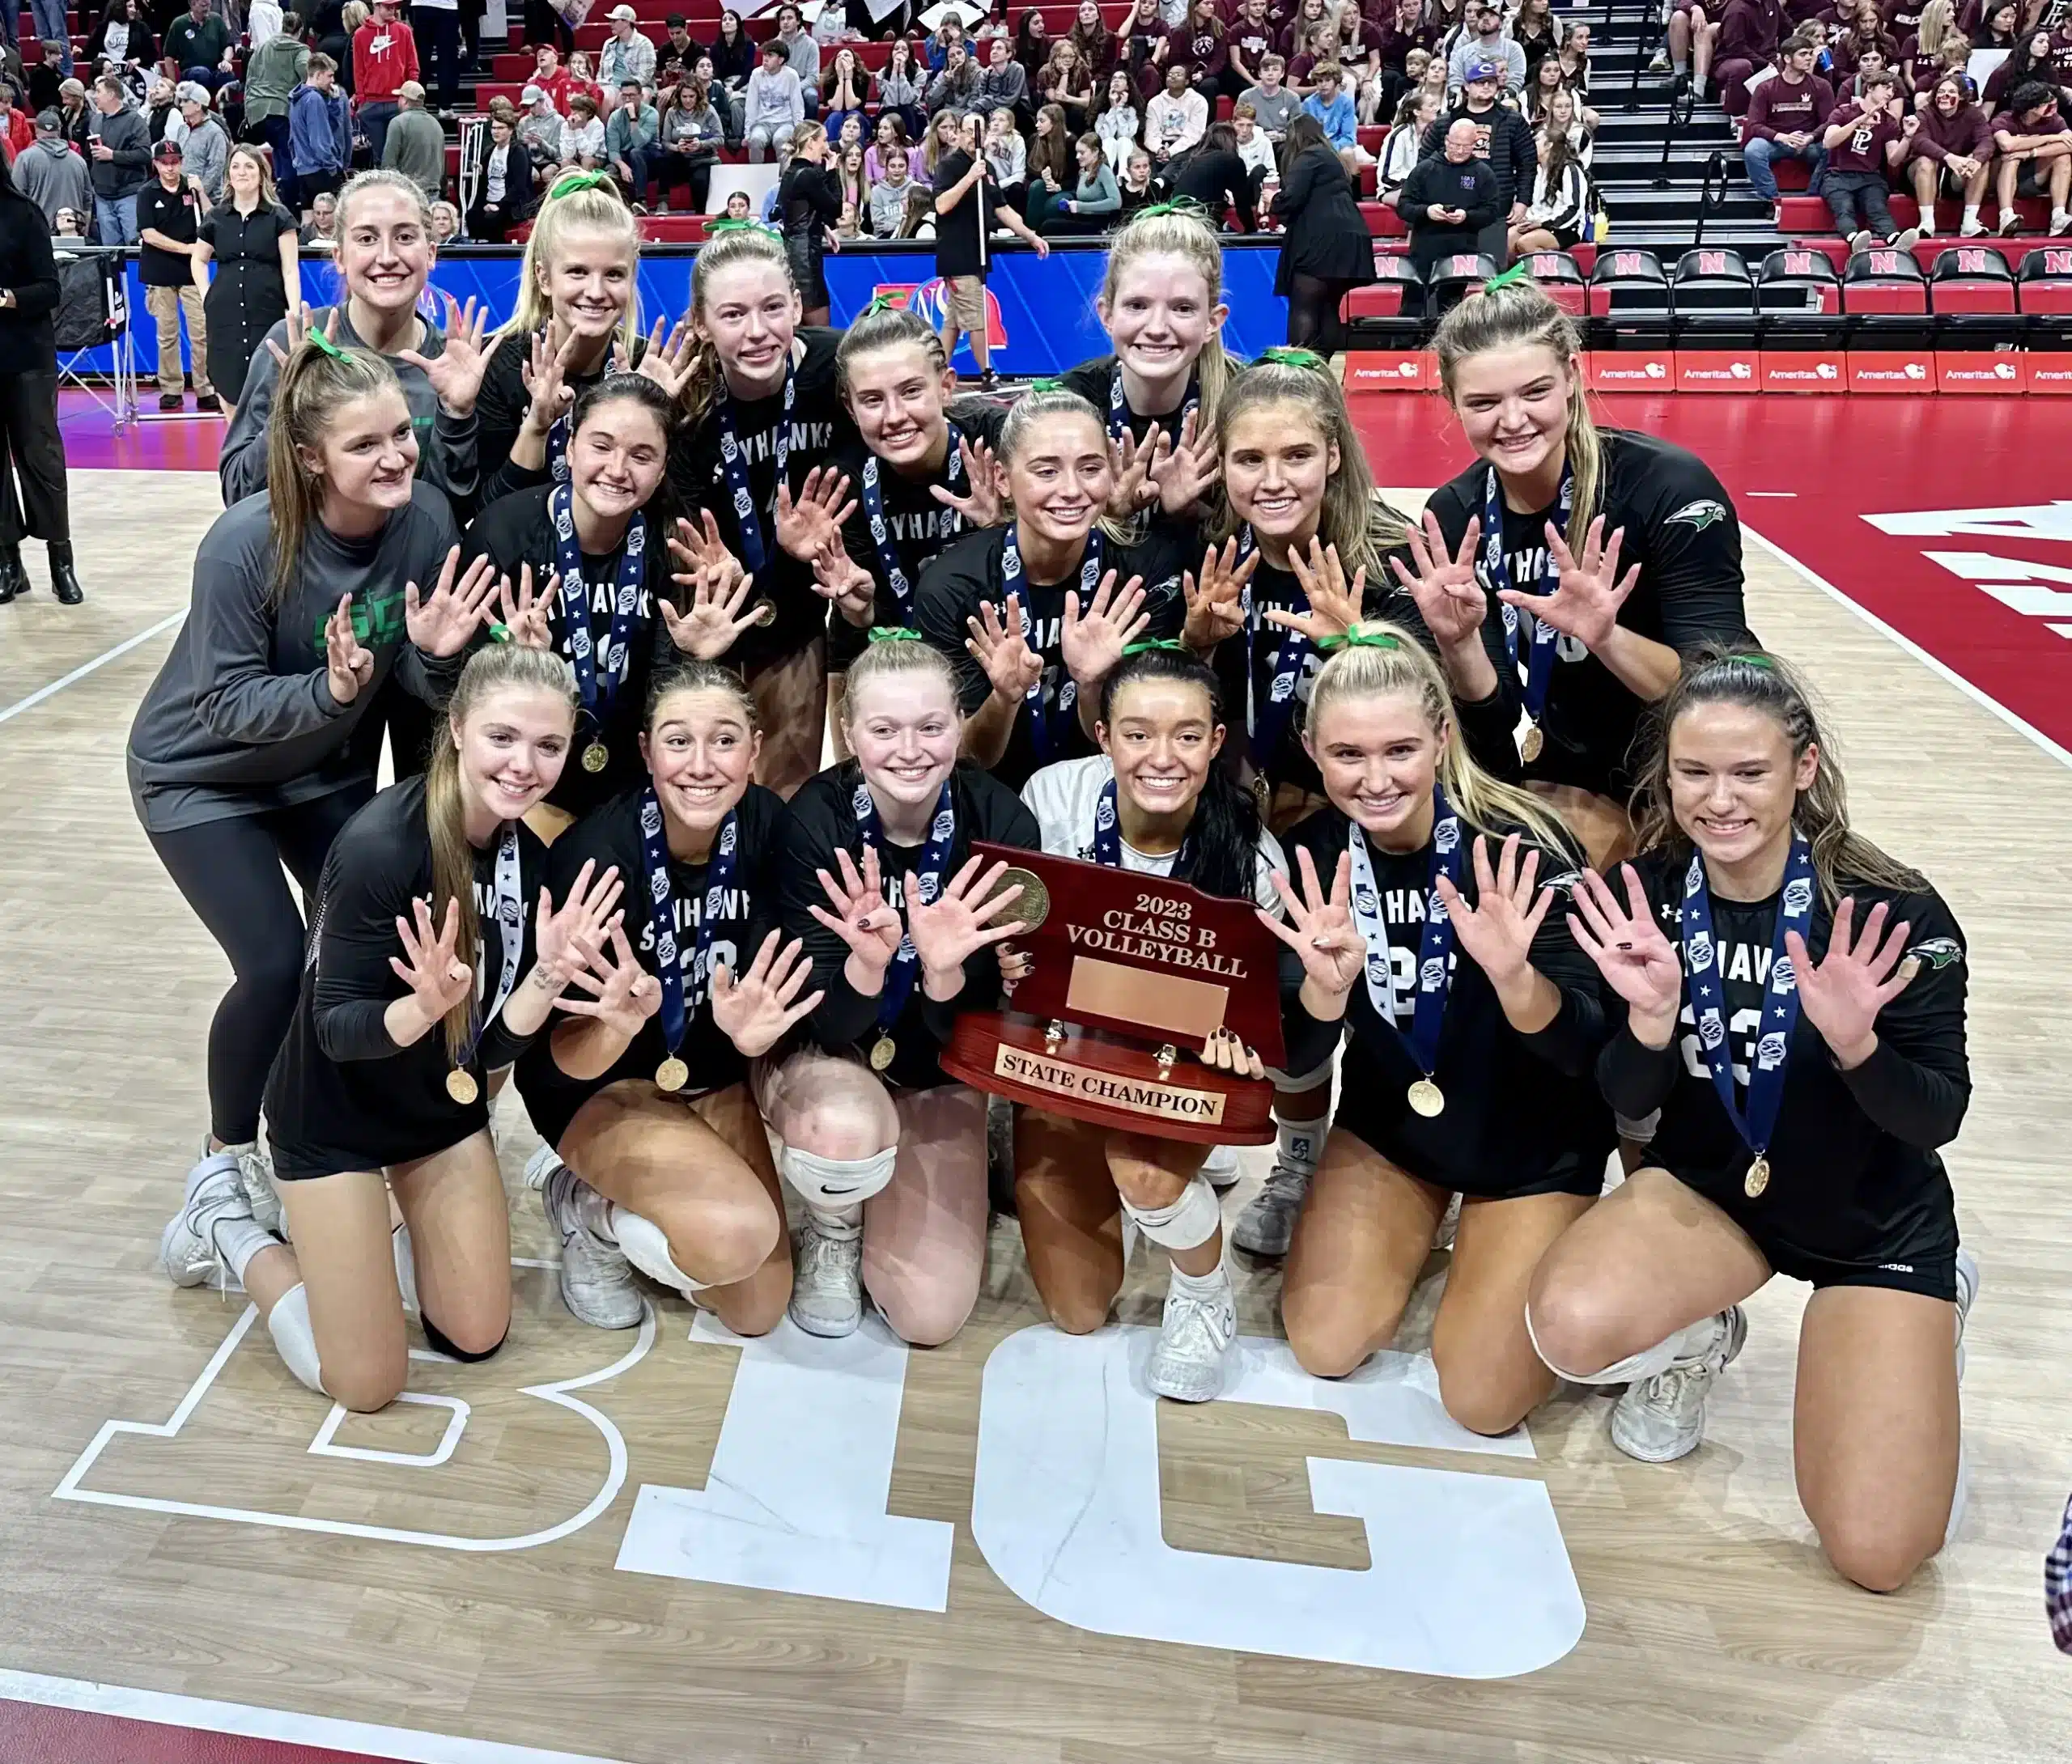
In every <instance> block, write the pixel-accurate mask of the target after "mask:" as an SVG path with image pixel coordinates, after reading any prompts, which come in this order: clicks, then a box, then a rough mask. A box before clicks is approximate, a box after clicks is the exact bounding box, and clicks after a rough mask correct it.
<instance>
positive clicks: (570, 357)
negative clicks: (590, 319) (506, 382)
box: [518, 331, 583, 437]
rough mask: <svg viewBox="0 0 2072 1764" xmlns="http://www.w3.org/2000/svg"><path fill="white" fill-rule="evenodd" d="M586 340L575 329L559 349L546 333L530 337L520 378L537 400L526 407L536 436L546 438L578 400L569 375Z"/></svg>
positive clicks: (527, 341)
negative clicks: (552, 345)
mask: <svg viewBox="0 0 2072 1764" xmlns="http://www.w3.org/2000/svg"><path fill="white" fill-rule="evenodd" d="M582 342H583V339H582V337H580V335H579V334H578V333H575V332H574V331H571V332H570V333H568V335H567V337H563V339H562V342H561V347H560V348H558V349H554V348H552V347H550V346H549V344H548V341H547V336H546V333H545V332H542V333H540V334H539V335H538V336H537V337H529V338H528V339H527V340H526V344H525V349H526V358H525V361H524V364H523V365H522V366H521V367H520V368H519V370H518V377H519V378H520V380H523V381H524V383H525V390H526V392H528V393H529V395H530V396H531V398H532V402H531V403H530V404H529V405H527V406H526V408H525V426H526V427H527V428H528V429H529V430H532V432H533V434H534V435H538V436H541V437H544V436H545V435H546V432H547V431H548V430H550V429H551V428H552V427H553V426H554V423H555V422H556V421H557V420H558V418H560V417H561V416H563V414H564V413H566V412H567V409H568V408H569V406H570V405H572V404H574V403H575V388H574V387H573V386H571V385H570V384H568V374H569V371H570V370H571V368H572V367H574V366H575V357H576V355H577V354H578V352H579V351H580V349H581V346H582Z"/></svg>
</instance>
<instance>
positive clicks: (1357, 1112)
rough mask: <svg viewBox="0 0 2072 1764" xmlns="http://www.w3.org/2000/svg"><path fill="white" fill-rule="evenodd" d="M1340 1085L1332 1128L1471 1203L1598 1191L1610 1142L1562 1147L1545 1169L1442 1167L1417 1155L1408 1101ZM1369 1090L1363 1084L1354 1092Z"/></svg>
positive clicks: (1594, 1194)
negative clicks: (1387, 1103)
mask: <svg viewBox="0 0 2072 1764" xmlns="http://www.w3.org/2000/svg"><path fill="white" fill-rule="evenodd" d="M1372 1088H1374V1087H1372V1086H1368V1085H1362V1086H1361V1087H1359V1092H1366V1091H1369V1090H1371V1089H1372ZM1340 1092H1341V1094H1340V1098H1339V1104H1338V1109H1337V1111H1336V1113H1334V1114H1333V1115H1332V1116H1331V1130H1332V1131H1333V1132H1337V1131H1340V1130H1344V1132H1347V1133H1349V1134H1352V1137H1353V1138H1354V1139H1357V1140H1358V1141H1359V1142H1360V1143H1361V1144H1362V1145H1364V1146H1365V1147H1367V1148H1368V1150H1369V1151H1372V1152H1374V1155H1375V1156H1378V1157H1380V1158H1383V1159H1386V1160H1387V1161H1388V1162H1389V1163H1391V1164H1394V1165H1395V1168H1397V1169H1399V1170H1400V1171H1402V1172H1403V1174H1404V1175H1405V1176H1408V1177H1412V1179H1413V1180H1415V1181H1420V1182H1429V1183H1430V1184H1431V1185H1432V1186H1433V1187H1434V1188H1441V1189H1446V1190H1447V1191H1448V1192H1449V1193H1450V1194H1463V1195H1465V1196H1467V1198H1468V1199H1470V1200H1475V1201H1514V1200H1518V1199H1520V1198H1522V1197H1523V1196H1525V1195H1527V1194H1585V1195H1588V1196H1589V1197H1590V1198H1592V1199H1593V1200H1594V1199H1595V1198H1596V1197H1597V1196H1598V1195H1599V1194H1600V1193H1601V1192H1603V1188H1604V1163H1605V1158H1606V1156H1609V1154H1610V1151H1611V1147H1609V1146H1607V1147H1606V1148H1605V1151H1604V1153H1603V1154H1601V1155H1599V1156H1597V1157H1595V1158H1592V1157H1590V1156H1589V1155H1587V1154H1586V1153H1583V1152H1581V1151H1563V1152H1561V1153H1560V1154H1558V1155H1557V1156H1556V1158H1555V1160H1554V1161H1553V1163H1552V1164H1549V1165H1548V1166H1547V1167H1546V1168H1542V1169H1539V1170H1535V1171H1534V1172H1531V1173H1530V1174H1526V1175H1523V1176H1512V1175H1508V1174H1506V1173H1505V1172H1502V1171H1483V1170H1475V1171H1468V1170H1459V1169H1453V1170H1446V1169H1441V1168H1439V1167H1438V1166H1437V1164H1436V1163H1435V1162H1434V1160H1432V1159H1431V1158H1430V1157H1429V1156H1420V1154H1419V1152H1418V1151H1417V1150H1416V1143H1415V1140H1414V1139H1413V1138H1412V1134H1411V1133H1408V1132H1406V1131H1405V1130H1404V1129H1403V1125H1402V1117H1403V1115H1404V1114H1406V1113H1408V1105H1405V1104H1403V1103H1401V1102H1398V1103H1396V1104H1395V1105H1394V1106H1393V1107H1387V1108H1385V1107H1377V1106H1375V1104H1374V1098H1373V1097H1371V1096H1363V1095H1362V1094H1360V1093H1358V1092H1356V1091H1355V1089H1354V1088H1353V1087H1352V1086H1349V1085H1343V1084H1342V1085H1341V1086H1340Z"/></svg>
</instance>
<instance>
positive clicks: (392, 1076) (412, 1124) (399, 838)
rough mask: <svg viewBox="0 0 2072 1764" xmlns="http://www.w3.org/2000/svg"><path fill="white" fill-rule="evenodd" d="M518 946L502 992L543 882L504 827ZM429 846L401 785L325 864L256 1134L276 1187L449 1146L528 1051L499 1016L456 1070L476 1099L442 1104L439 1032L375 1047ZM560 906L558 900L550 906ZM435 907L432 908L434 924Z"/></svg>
mask: <svg viewBox="0 0 2072 1764" xmlns="http://www.w3.org/2000/svg"><path fill="white" fill-rule="evenodd" d="M516 834H517V841H518V864H519V874H518V909H519V914H520V918H519V924H520V937H521V939H522V945H521V948H520V951H519V955H518V961H517V971H516V982H515V984H516V986H524V984H525V976H526V974H527V973H528V972H529V970H530V969H531V967H532V965H533V914H534V912H535V910H536V909H537V905H538V902H539V895H540V888H541V884H542V883H543V882H544V881H545V880H546V859H547V850H546V846H544V845H542V844H541V842H540V840H539V838H538V837H537V835H536V834H535V833H533V831H532V829H530V828H529V827H527V826H525V825H524V824H523V823H522V822H521V823H517V824H516ZM500 843H501V837H500V836H499V839H498V840H495V841H492V842H491V843H490V845H489V846H488V847H487V848H486V850H480V851H478V852H477V853H476V854H475V866H474V868H475V916H476V918H477V921H478V923H479V925H480V927H481V935H480V938H479V940H478V950H477V953H476V956H475V998H476V1007H477V1009H478V1011H482V1010H485V1009H486V1008H487V1007H488V1003H489V1001H490V999H493V998H494V997H495V992H496V987H497V982H498V979H499V975H500V973H501V970H502V968H503V949H504V945H503V931H502V928H501V927H500V926H499V922H498V918H497V910H496V863H497V854H498V850H499V846H500ZM431 889H432V883H431V834H430V833H429V832H428V831H427V828H426V823H425V783H424V780H423V779H422V778H409V779H406V780H405V781H404V782H401V783H398V784H397V785H394V786H393V787H391V788H389V789H388V790H385V791H382V792H381V794H380V795H378V796H376V798H375V799H374V800H373V801H372V802H371V803H369V804H367V807H366V808H363V809H362V810H360V812H359V813H358V814H356V815H355V816H353V818H352V819H351V820H350V821H347V822H346V825H345V826H344V827H343V829H341V831H340V832H339V834H338V838H337V839H336V840H335V841H334V842H333V844H332V846H331V853H330V855H329V858H327V859H325V864H324V875H323V879H322V881H321V884H319V887H318V889H317V900H316V915H315V918H314V922H313V923H312V928H311V931H310V935H309V946H308V953H307V956H306V959H305V962H304V968H303V974H302V990H301V994H300V996H299V998H298V999H296V1001H295V1016H294V1018H293V1019H292V1020H291V1022H290V1024H289V1025H288V1032H287V1037H285V1038H284V1039H283V1041H282V1043H281V1050H280V1052H279V1054H278V1055H277V1056H276V1058H274V1068H273V1071H272V1072H271V1073H270V1075H269V1076H268V1078H267V1080H266V1122H267V1130H268V1134H269V1137H270V1139H271V1141H272V1144H273V1148H274V1161H275V1162H276V1163H277V1164H278V1165H279V1166H280V1168H281V1169H282V1172H284V1173H287V1174H290V1175H292V1176H297V1177H313V1176H330V1175H335V1174H337V1173H338V1172H341V1171H345V1170H379V1169H381V1168H384V1167H385V1166H388V1165H390V1164H403V1163H407V1162H409V1161H410V1160H411V1159H414V1158H422V1157H429V1156H431V1154H432V1153H433V1152H435V1151H444V1150H446V1149H447V1148H448V1147H450V1146H455V1145H458V1144H459V1143H461V1140H463V1139H466V1138H467V1137H468V1135H469V1134H471V1133H474V1132H477V1131H478V1130H481V1129H482V1127H484V1126H486V1125H487V1123H488V1121H489V1105H488V1103H487V1101H486V1089H487V1087H486V1085H483V1084H482V1083H481V1082H480V1080H481V1078H482V1074H484V1073H485V1072H488V1071H495V1069H496V1068H497V1067H499V1066H508V1065H510V1064H511V1063H512V1061H514V1060H515V1059H516V1058H518V1056H519V1055H520V1054H521V1053H522V1052H524V1049H525V1046H526V1044H527V1042H528V1041H529V1039H530V1037H522V1036H516V1035H513V1034H512V1033H510V1031H509V1030H507V1028H505V1027H504V1026H503V1016H502V1015H501V1013H500V1012H499V1014H498V1015H497V1016H494V1017H492V1018H490V1021H489V1023H488V1024H487V1025H486V1027H485V1028H483V1030H482V1038H481V1041H480V1043H479V1044H478V1047H477V1049H476V1050H475V1056H474V1058H473V1060H472V1061H471V1062H469V1067H470V1070H471V1071H473V1073H474V1074H475V1075H476V1078H477V1080H478V1083H477V1089H478V1095H477V1096H476V1099H475V1100H474V1101H473V1102H471V1103H458V1102H456V1101H454V1100H453V1099H452V1096H449V1095H448V1093H447V1089H446V1077H447V1074H448V1071H451V1070H452V1063H453V1062H452V1058H451V1057H450V1055H449V1053H448V1048H447V1045H446V1035H445V1032H444V1028H443V1027H442V1026H439V1025H434V1027H433V1028H432V1029H431V1032H430V1033H427V1034H426V1035H424V1036H422V1037H420V1038H419V1039H418V1041H414V1042H413V1043H412V1044H411V1045H410V1046H408V1047H405V1048H399V1047H397V1045H396V1044H395V1042H394V1041H392V1040H391V1039H390V1037H389V1030H388V1028H387V1026H386V1024H385V1023H384V1016H385V1014H386V1012H387V1011H388V1008H389V1005H390V1004H392V1003H393V1002H394V1001H395V1000H397V999H400V998H402V997H403V996H404V995H405V994H407V993H408V992H409V990H410V988H409V987H408V986H405V985H404V983H403V982H402V981H401V980H400V979H399V978H397V975H396V973H395V970H394V969H392V968H391V967H390V966H389V957H390V956H397V957H401V956H402V954H403V945H402V940H401V939H400V938H399V937H397V935H396V921H397V919H398V918H401V919H403V920H404V921H405V922H411V923H414V920H415V914H414V911H413V909H412V906H411V902H412V901H415V900H418V899H422V900H426V901H431ZM561 904H562V902H561V899H560V897H559V896H556V897H555V898H554V905H556V906H557V907H558V906H559V905H561ZM432 910H433V921H434V922H435V924H436V923H437V922H439V921H441V920H443V918H444V916H445V910H446V909H445V903H444V901H436V902H434V903H433V909H432Z"/></svg>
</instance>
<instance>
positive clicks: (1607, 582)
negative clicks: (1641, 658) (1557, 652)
mask: <svg viewBox="0 0 2072 1764" xmlns="http://www.w3.org/2000/svg"><path fill="white" fill-rule="evenodd" d="M1625 537H1626V529H1625V528H1623V527H1621V528H1620V529H1619V530H1618V531H1617V532H1615V533H1613V534H1612V536H1611V544H1610V545H1606V544H1605V543H1604V517H1603V515H1599V516H1598V517H1597V519H1595V520H1594V521H1592V522H1591V523H1590V533H1589V536H1588V537H1587V538H1586V539H1585V541H1583V554H1582V560H1581V561H1580V562H1578V561H1577V558H1576V556H1575V554H1574V553H1573V552H1571V551H1570V550H1569V543H1568V541H1566V540H1565V539H1564V538H1563V537H1562V536H1561V532H1560V528H1558V527H1556V525H1555V524H1554V523H1553V522H1552V521H1551V520H1550V521H1549V522H1548V524H1547V549H1548V553H1549V554H1550V555H1551V556H1552V558H1553V559H1554V562H1555V563H1556V565H1557V566H1559V568H1560V572H1561V573H1560V578H1559V579H1557V580H1556V583H1555V585H1554V592H1552V594H1526V593H1522V592H1520V591H1519V590H1518V589H1516V588H1506V589H1505V590H1504V591H1503V592H1502V593H1501V594H1500V595H1499V596H1497V598H1498V599H1499V600H1502V601H1503V602H1504V604H1505V605H1506V606H1514V607H1516V608H1518V610H1519V611H1520V612H1521V613H1531V615H1532V616H1533V617H1535V618H1536V619H1538V620H1539V621H1541V622H1542V623H1543V624H1547V625H1552V626H1553V627H1554V629H1555V630H1557V631H1559V632H1560V634H1562V635H1563V636H1564V637H1573V638H1574V639H1575V640H1576V641H1577V642H1579V643H1581V644H1582V646H1583V647H1584V648H1585V649H1588V650H1597V649H1601V648H1603V646H1604V643H1605V641H1606V639H1607V638H1609V637H1610V636H1611V632H1612V628H1613V627H1614V626H1615V625H1617V624H1618V622H1619V608H1620V607H1622V606H1624V604H1626V596H1628V595H1629V594H1631V593H1632V592H1633V584H1634V583H1637V582H1638V581H1639V580H1640V579H1641V566H1639V565H1638V564H1635V565H1634V566H1633V568H1631V569H1630V570H1628V571H1627V572H1626V574H1625V576H1624V579H1623V580H1622V579H1620V575H1619V548H1620V545H1621V544H1622V543H1623V542H1624V540H1625Z"/></svg>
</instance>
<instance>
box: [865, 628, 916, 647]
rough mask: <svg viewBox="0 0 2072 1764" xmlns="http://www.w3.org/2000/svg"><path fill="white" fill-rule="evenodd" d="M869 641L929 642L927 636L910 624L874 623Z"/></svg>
mask: <svg viewBox="0 0 2072 1764" xmlns="http://www.w3.org/2000/svg"><path fill="white" fill-rule="evenodd" d="M869 641H870V642H873V643H920V642H927V638H923V636H922V635H921V634H920V633H919V631H917V630H913V629H912V628H911V626H909V625H873V626H872V627H871V630H870V638H869Z"/></svg>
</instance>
